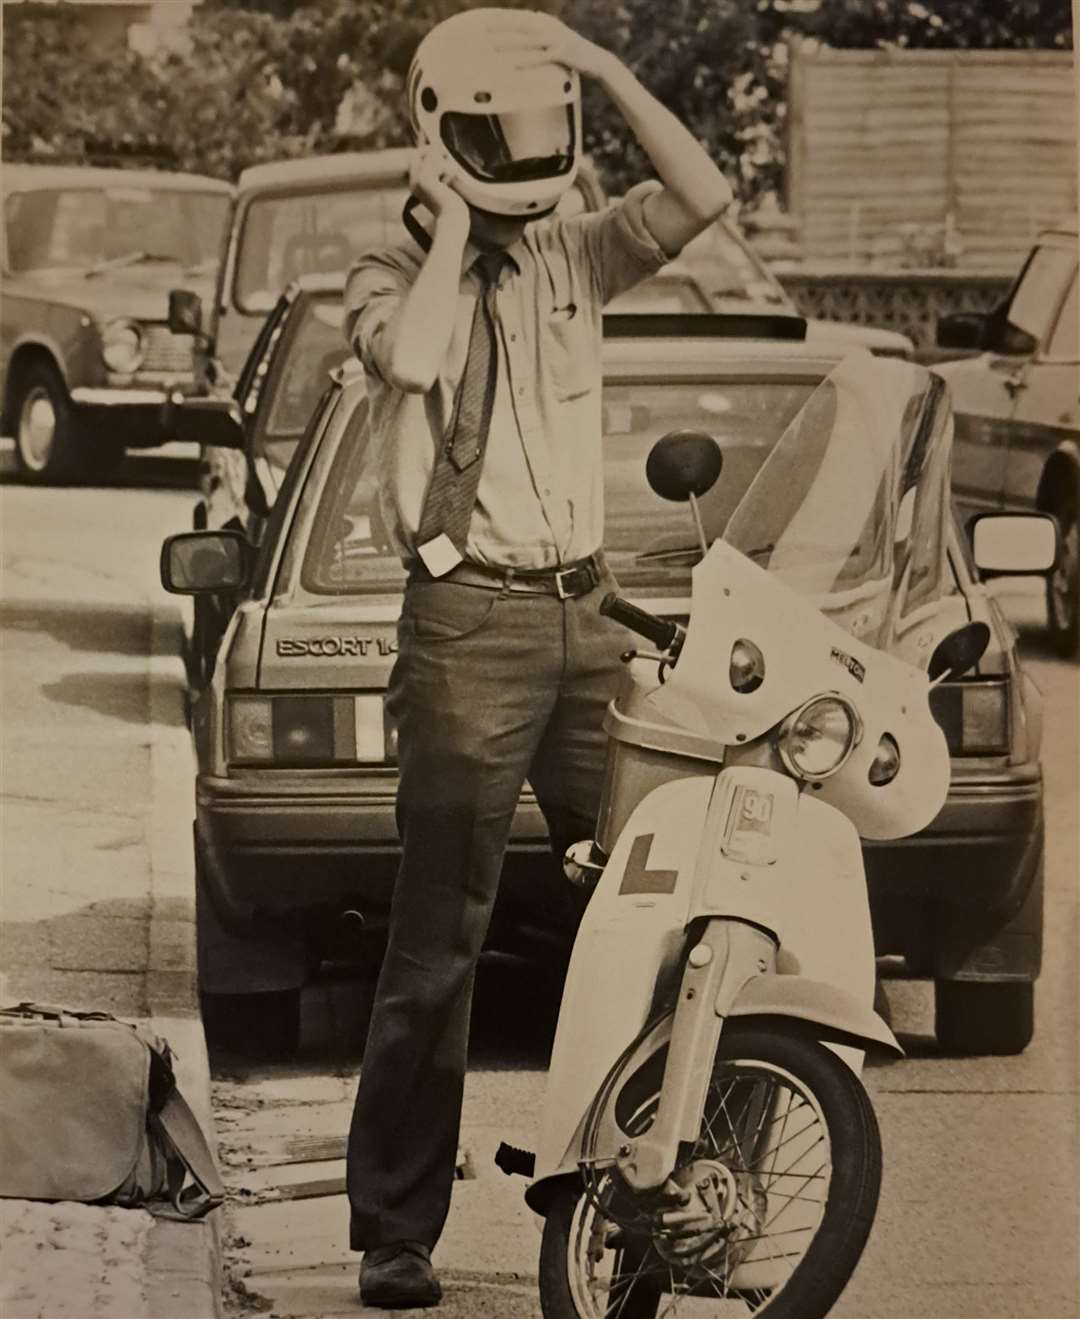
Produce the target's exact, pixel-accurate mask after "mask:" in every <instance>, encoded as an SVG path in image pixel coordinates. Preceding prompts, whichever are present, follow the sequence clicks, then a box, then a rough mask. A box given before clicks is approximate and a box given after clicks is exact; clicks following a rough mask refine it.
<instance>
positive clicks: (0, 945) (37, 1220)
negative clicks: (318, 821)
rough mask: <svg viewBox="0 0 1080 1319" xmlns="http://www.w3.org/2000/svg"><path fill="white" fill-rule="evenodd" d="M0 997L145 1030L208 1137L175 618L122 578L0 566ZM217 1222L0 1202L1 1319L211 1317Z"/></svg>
mask: <svg viewBox="0 0 1080 1319" xmlns="http://www.w3.org/2000/svg"><path fill="white" fill-rule="evenodd" d="M2 592H3V603H2V606H0V678H2V697H3V711H4V723H3V757H2V769H0V812H2V815H0V824H2V844H0V846H2V852H0V865H2V871H3V891H2V908H0V965H2V966H3V968H4V972H5V974H4V975H3V977H2V978H0V1002H2V1003H3V1004H10V1003H14V1002H18V1001H21V1000H24V999H36V1000H39V1001H43V1002H48V1003H54V1004H61V1005H64V1006H68V1007H72V1008H75V1009H80V1010H86V1009H97V1010H104V1011H107V1012H112V1013H114V1014H115V1015H116V1016H119V1017H122V1018H124V1019H126V1020H132V1021H134V1020H144V1021H148V1022H149V1023H150V1024H151V1026H152V1028H153V1029H154V1031H156V1032H157V1033H158V1034H160V1035H163V1036H165V1038H166V1039H167V1040H168V1041H169V1043H170V1045H171V1046H172V1048H173V1051H174V1052H175V1054H176V1055H177V1076H178V1081H179V1084H180V1088H181V1090H182V1092H183V1093H184V1095H185V1097H186V1098H187V1099H188V1102H189V1103H190V1104H191V1106H192V1108H193V1109H194V1110H195V1112H196V1114H197V1116H198V1117H199V1119H200V1121H201V1123H202V1125H203V1129H204V1131H206V1132H207V1134H208V1135H209V1134H210V1133H211V1132H212V1126H211V1112H210V1089H209V1068H208V1063H207V1056H206V1044H205V1040H204V1037H203V1030H202V1023H201V1022H200V1020H199V1015H198V1000H197V997H196V993H195V934H194V892H193V888H192V882H193V881H192V864H191V832H190V830H191V818H192V792H193V763H192V753H191V747H190V739H189V737H188V733H187V730H186V728H185V726H184V718H183V686H182V673H181V668H180V662H179V660H178V658H177V648H178V631H177V629H178V626H179V622H178V617H177V615H176V613H175V611H173V610H172V609H170V608H168V607H167V606H157V605H156V604H155V603H154V602H153V601H152V600H151V599H150V598H148V597H147V596H146V595H145V594H144V595H143V596H142V598H141V599H140V598H139V594H138V592H133V589H132V584H131V582H130V580H127V579H124V578H120V577H115V576H110V575H106V574H104V573H101V572H97V571H94V570H92V569H89V568H86V567H81V566H73V565H72V564H70V563H60V562H59V561H55V560H45V559H37V558H23V557H19V556H11V557H8V558H6V559H5V560H4V563H3V567H2ZM219 1216H220V1215H219V1214H214V1215H211V1218H210V1221H208V1222H203V1223H198V1224H186V1223H172V1222H168V1221H165V1220H160V1219H155V1218H153V1217H152V1216H151V1215H149V1214H147V1213H146V1212H145V1211H143V1210H120V1209H104V1208H97V1207H89V1206H83V1205H71V1204H65V1205H45V1204H36V1203H34V1204H32V1203H29V1202H24V1201H15V1200H6V1201H0V1313H2V1314H3V1316H4V1319H67V1317H68V1316H71V1319H215V1317H216V1316H218V1315H219V1313H220V1310H219V1306H220V1301H219V1296H220V1286H219V1274H220V1242H219V1239H218V1232H219V1228H218V1224H217V1222H216V1221H215V1220H216V1219H217V1218H218V1217H219Z"/></svg>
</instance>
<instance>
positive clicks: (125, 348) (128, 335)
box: [101, 321, 143, 375]
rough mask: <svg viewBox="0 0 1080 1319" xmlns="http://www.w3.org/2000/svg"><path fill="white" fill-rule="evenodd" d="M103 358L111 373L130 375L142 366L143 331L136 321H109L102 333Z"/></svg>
mask: <svg viewBox="0 0 1080 1319" xmlns="http://www.w3.org/2000/svg"><path fill="white" fill-rule="evenodd" d="M101 356H102V357H103V358H104V360H105V365H106V366H107V367H108V368H109V370H110V371H117V372H119V373H121V374H123V375H128V374H130V372H132V371H137V370H138V369H139V367H140V366H141V365H142V360H143V342H142V331H141V330H140V329H139V327H138V326H137V325H136V324H135V322H134V321H109V323H108V324H107V325H106V326H105V328H104V330H102V332H101Z"/></svg>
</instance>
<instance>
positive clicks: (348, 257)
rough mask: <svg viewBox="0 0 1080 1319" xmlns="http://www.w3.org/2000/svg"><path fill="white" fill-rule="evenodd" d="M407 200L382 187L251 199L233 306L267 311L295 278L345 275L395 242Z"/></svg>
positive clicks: (401, 193)
mask: <svg viewBox="0 0 1080 1319" xmlns="http://www.w3.org/2000/svg"><path fill="white" fill-rule="evenodd" d="M407 196H408V192H407V191H406V189H405V188H400V187H385V186H384V187H367V188H351V189H347V190H346V189H341V188H339V189H336V190H327V191H325V192H321V193H304V194H303V195H296V196H289V195H285V196H277V197H275V196H267V197H258V198H256V199H255V200H254V201H252V203H251V205H250V206H249V207H248V210H247V215H246V216H245V218H244V227H243V230H242V232H241V234H240V240H239V249H238V250H239V257H238V260H237V267H236V284H235V290H234V292H235V298H236V304H237V306H238V307H240V309H241V310H242V311H247V312H264V311H269V310H270V309H271V307H273V305H274V303H275V302H276V301H277V298H278V295H279V294H280V293H281V290H282V289H283V288H285V286H286V285H287V284H291V283H292V281H293V280H294V279H296V278H298V276H300V275H313V274H321V273H328V272H331V271H336V270H347V269H348V268H349V266H351V265H352V263H353V261H354V260H355V258H356V256H357V255H358V254H359V253H361V252H364V251H366V250H367V249H369V248H372V247H386V246H388V245H390V244H392V243H396V242H399V241H400V239H401V235H402V226H401V210H402V207H403V206H404V204H405V199H406V197H407Z"/></svg>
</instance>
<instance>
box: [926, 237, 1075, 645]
mask: <svg viewBox="0 0 1080 1319" xmlns="http://www.w3.org/2000/svg"><path fill="white" fill-rule="evenodd" d="M938 344H939V346H940V347H942V348H945V349H969V350H970V349H975V350H977V356H974V357H970V356H969V357H967V358H964V359H963V360H960V361H955V362H945V363H943V364H941V365H939V366H938V367H937V368H936V369H937V371H938V372H939V373H940V374H941V375H942V376H943V377H944V378H945V379H946V380H947V381H948V382H949V388H950V390H951V391H952V396H953V407H954V408H955V410H956V455H955V458H954V460H953V488H954V490H955V493H956V499H957V502H958V503H959V504H960V506H961V509H962V510H963V511H964V512H965V513H968V514H970V513H974V512H977V511H978V510H980V509H996V508H1011V509H1032V508H1035V509H1042V510H1043V511H1045V512H1048V513H1053V514H1054V516H1055V517H1056V518H1057V520H1058V523H1059V524H1060V527H1061V541H1062V550H1061V557H1060V560H1059V564H1058V568H1057V571H1056V572H1055V573H1054V574H1053V575H1052V576H1051V577H1050V578H1049V580H1048V582H1047V589H1046V605H1047V624H1048V627H1049V633H1050V638H1051V641H1052V643H1053V645H1054V646H1055V648H1056V649H1057V650H1058V651H1059V652H1060V653H1061V654H1063V655H1075V654H1076V653H1077V650H1078V648H1080V307H1078V304H1077V228H1076V223H1075V221H1074V222H1072V223H1069V224H1063V225H1061V226H1060V227H1058V228H1054V229H1048V230H1046V231H1045V232H1044V233H1042V234H1040V235H1039V237H1038V239H1037V240H1036V242H1035V246H1034V247H1033V248H1032V250H1031V252H1030V253H1029V255H1028V257H1027V260H1026V261H1025V262H1024V265H1023V267H1022V269H1021V271H1020V274H1019V276H1018V277H1017V279H1016V282H1015V283H1014V284H1013V286H1012V288H1011V290H1010V291H1009V294H1008V296H1007V297H1006V298H1005V301H1004V302H1002V304H1001V305H1000V306H999V307H997V308H996V309H995V310H994V311H992V312H990V313H989V314H988V315H985V316H984V315H977V314H973V313H969V312H959V313H956V314H954V315H952V316H946V317H944V318H943V319H942V320H941V321H940V322H939V324H938Z"/></svg>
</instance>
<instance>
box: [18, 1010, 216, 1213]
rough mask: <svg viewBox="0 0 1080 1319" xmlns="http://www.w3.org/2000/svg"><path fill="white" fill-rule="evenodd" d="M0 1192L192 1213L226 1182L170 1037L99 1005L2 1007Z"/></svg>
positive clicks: (210, 1204) (210, 1203) (209, 1205)
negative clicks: (85, 1008)
mask: <svg viewBox="0 0 1080 1319" xmlns="http://www.w3.org/2000/svg"><path fill="white" fill-rule="evenodd" d="M0 1196H2V1197H5V1198H9V1199H19V1200H79V1201H82V1202H84V1203H91V1202H98V1203H105V1204H116V1205H125V1206H142V1207H143V1208H146V1209H148V1210H149V1211H150V1212H151V1213H154V1214H157V1215H159V1216H160V1217H163V1218H176V1219H194V1218H201V1217H203V1215H205V1214H207V1213H208V1212H209V1211H210V1210H211V1209H213V1208H214V1207H215V1206H216V1205H219V1204H220V1203H221V1201H222V1200H223V1198H224V1190H223V1188H222V1185H221V1180H220V1178H219V1177H218V1173H217V1169H216V1167H215V1165H214V1159H213V1155H212V1154H211V1152H210V1149H209V1147H208V1145H207V1143H206V1139H205V1137H204V1136H203V1133H202V1130H201V1129H200V1127H199V1124H198V1121H197V1120H196V1118H195V1116H194V1114H193V1113H192V1112H191V1109H190V1108H188V1106H187V1104H186V1103H185V1102H184V1099H183V1097H182V1096H181V1094H180V1092H179V1091H178V1090H177V1088H176V1081H175V1078H174V1076H173V1070H172V1064H171V1055H170V1053H169V1046H168V1044H167V1043H166V1042H165V1041H164V1040H162V1039H160V1038H158V1037H157V1036H154V1035H151V1034H150V1033H149V1032H147V1031H144V1030H143V1029H142V1028H140V1027H136V1026H132V1025H129V1024H128V1023H126V1022H123V1021H118V1020H117V1019H116V1018H115V1017H111V1016H109V1015H108V1014H107V1013H103V1012H83V1013H80V1012H69V1011H67V1010H66V1009H63V1008H51V1007H43V1006H40V1005H38V1004H33V1003H21V1004H19V1005H18V1006H17V1007H14V1008H4V1009H0Z"/></svg>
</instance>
